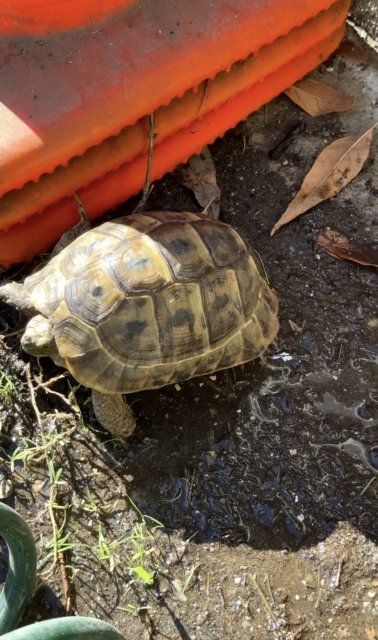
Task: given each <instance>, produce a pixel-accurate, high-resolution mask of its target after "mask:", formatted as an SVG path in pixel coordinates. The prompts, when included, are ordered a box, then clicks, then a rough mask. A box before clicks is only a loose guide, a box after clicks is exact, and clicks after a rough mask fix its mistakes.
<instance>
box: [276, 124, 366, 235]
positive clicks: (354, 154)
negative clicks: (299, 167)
mask: <svg viewBox="0 0 378 640" xmlns="http://www.w3.org/2000/svg"><path fill="white" fill-rule="evenodd" d="M375 126H376V125H373V126H372V127H370V129H367V131H364V132H363V133H359V134H357V135H355V136H347V137H346V138H340V139H339V140H335V142H332V143H331V144H330V145H328V147H326V148H325V149H323V151H322V152H321V154H320V155H319V156H318V158H317V159H316V160H315V162H314V164H313V165H312V167H311V169H310V171H309V172H308V174H307V175H306V177H305V179H304V180H303V183H302V186H301V188H300V190H299V192H298V193H297V195H296V196H295V198H294V200H292V201H291V203H290V204H289V206H288V208H287V209H286V211H285V212H284V213H283V214H282V216H281V217H280V219H279V220H278V221H277V222H276V224H275V225H274V227H273V229H272V231H271V235H274V234H275V233H276V231H277V230H278V229H279V228H280V227H282V226H283V225H284V224H287V223H288V222H291V220H294V219H295V218H297V217H298V216H300V215H301V214H302V213H305V212H306V211H308V210H309V209H311V208H312V207H315V205H317V204H319V202H323V200H328V199H329V198H332V197H333V196H335V195H336V194H337V193H338V192H339V191H340V190H341V189H343V187H345V186H346V185H347V184H348V183H349V182H350V181H351V180H353V178H354V177H355V176H356V175H358V173H359V172H360V171H361V169H362V167H363V166H364V164H365V162H366V160H367V158H368V155H369V150H370V143H371V140H372V137H373V129H374V127H375Z"/></svg>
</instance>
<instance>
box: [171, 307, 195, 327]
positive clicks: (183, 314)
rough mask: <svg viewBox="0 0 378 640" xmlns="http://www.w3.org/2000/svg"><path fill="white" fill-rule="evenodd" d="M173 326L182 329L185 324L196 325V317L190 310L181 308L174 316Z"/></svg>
mask: <svg viewBox="0 0 378 640" xmlns="http://www.w3.org/2000/svg"><path fill="white" fill-rule="evenodd" d="M172 324H173V325H174V326H175V327H180V326H182V325H183V324H188V325H192V326H193V324H194V315H193V313H192V312H191V311H190V309H185V308H183V307H182V308H181V309H178V310H177V311H176V313H174V314H173V316H172Z"/></svg>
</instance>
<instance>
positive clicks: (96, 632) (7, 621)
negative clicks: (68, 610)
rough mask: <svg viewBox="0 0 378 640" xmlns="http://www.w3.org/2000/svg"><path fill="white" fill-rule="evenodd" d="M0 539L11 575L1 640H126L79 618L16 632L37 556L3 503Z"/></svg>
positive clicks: (0, 611)
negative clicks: (5, 549) (6, 550)
mask: <svg viewBox="0 0 378 640" xmlns="http://www.w3.org/2000/svg"><path fill="white" fill-rule="evenodd" d="M0 537H2V538H3V539H4V540H5V542H6V545H7V547H8V551H9V568H8V573H7V577H6V581H5V585H4V587H3V590H2V592H1V594H0V636H1V640H126V639H125V636H123V635H122V634H121V633H120V632H119V631H117V629H115V628H114V627H113V626H112V625H110V624H108V623H107V622H103V621H102V620H96V619H95V618H84V617H80V616H77V617H67V618H57V619H55V620H45V621H43V622H36V623H35V624H32V625H28V626H27V627H22V628H21V629H17V630H16V631H13V629H14V627H16V626H17V624H18V623H19V621H20V618H21V616H22V614H23V612H24V610H25V607H26V604H27V602H28V600H29V598H30V596H31V594H32V590H33V586H34V581H35V576H36V570H37V553H36V548H35V543H34V539H33V536H32V533H31V531H30V529H29V527H28V525H27V524H26V522H25V521H24V520H23V519H22V518H21V516H19V515H18V513H16V511H14V510H13V509H11V508H10V507H8V506H7V505H5V504H3V503H0Z"/></svg>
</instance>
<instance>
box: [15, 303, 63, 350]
mask: <svg viewBox="0 0 378 640" xmlns="http://www.w3.org/2000/svg"><path fill="white" fill-rule="evenodd" d="M54 345H55V340H54V333H53V328H52V326H51V324H50V322H49V321H48V319H47V318H45V317H44V316H41V315H39V314H38V315H36V316H34V317H33V318H31V320H29V322H28V323H27V325H26V327H25V331H24V334H23V336H22V338H21V346H22V348H23V350H24V351H26V353H29V354H30V355H31V356H38V357H41V356H49V355H51V353H52V351H53V350H54ZM55 348H56V347H55Z"/></svg>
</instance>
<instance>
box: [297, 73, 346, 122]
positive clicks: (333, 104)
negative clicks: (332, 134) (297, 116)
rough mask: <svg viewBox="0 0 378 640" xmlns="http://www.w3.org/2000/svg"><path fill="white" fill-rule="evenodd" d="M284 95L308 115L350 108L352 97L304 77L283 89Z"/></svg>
mask: <svg viewBox="0 0 378 640" xmlns="http://www.w3.org/2000/svg"><path fill="white" fill-rule="evenodd" d="M285 93H286V95H287V96H288V97H289V98H290V100H292V101H293V102H295V104H297V105H298V106H299V107H301V109H303V111H305V112H306V113H308V114H309V115H310V116H324V115H325V114H326V113H333V112H335V111H337V112H339V111H346V110H347V109H350V107H351V106H352V104H353V102H354V98H352V97H351V96H346V95H345V94H344V93H341V92H340V91H337V89H334V88H333V87H330V86H329V85H328V84H325V83H324V82H319V81H318V80H312V79H311V78H305V79H304V80H300V81H299V82H296V83H295V84H293V85H292V86H291V87H290V88H289V89H287V90H286V91H285Z"/></svg>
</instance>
